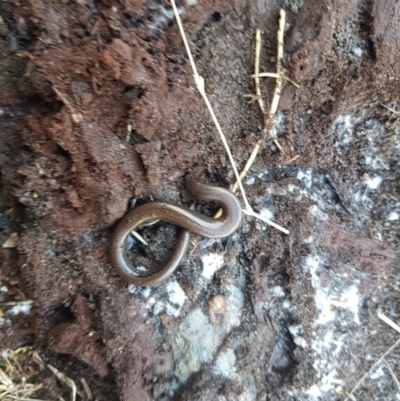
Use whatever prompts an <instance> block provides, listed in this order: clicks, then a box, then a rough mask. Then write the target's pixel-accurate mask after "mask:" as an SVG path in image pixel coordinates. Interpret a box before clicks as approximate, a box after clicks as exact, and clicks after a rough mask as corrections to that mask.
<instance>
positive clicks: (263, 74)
mask: <svg viewBox="0 0 400 401" xmlns="http://www.w3.org/2000/svg"><path fill="white" fill-rule="evenodd" d="M250 76H251V78H256V77H259V78H278V74H277V73H276V72H260V73H259V74H258V75H257V74H252V75H250ZM282 78H283V79H286V81H288V82H290V83H291V84H292V85H293V86H295V87H296V88H297V89H299V88H300V85H299V84H298V83H297V82H295V81H293V80H292V79H290V78H289V77H287V76H286V75H282Z"/></svg>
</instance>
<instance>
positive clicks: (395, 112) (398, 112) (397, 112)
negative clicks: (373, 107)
mask: <svg viewBox="0 0 400 401" xmlns="http://www.w3.org/2000/svg"><path fill="white" fill-rule="evenodd" d="M381 106H382V107H384V108H385V109H386V110H389V111H391V112H392V113H394V114H400V111H396V110H393V109H392V108H390V107H388V106H385V105H384V104H381Z"/></svg>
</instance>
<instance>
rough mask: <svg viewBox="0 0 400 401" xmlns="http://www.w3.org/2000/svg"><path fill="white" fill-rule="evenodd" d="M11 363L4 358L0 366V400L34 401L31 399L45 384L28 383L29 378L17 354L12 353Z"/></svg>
mask: <svg viewBox="0 0 400 401" xmlns="http://www.w3.org/2000/svg"><path fill="white" fill-rule="evenodd" d="M10 355H11V361H9V360H8V359H7V358H6V357H4V356H2V357H1V359H2V361H3V362H2V363H1V364H0V400H4V401H6V400H19V401H23V400H32V401H40V400H36V399H35V400H33V399H31V398H27V397H30V396H31V395H32V394H34V393H35V392H36V391H38V390H40V389H41V388H43V384H41V383H40V384H32V383H27V382H26V380H27V377H28V375H26V374H25V373H24V371H23V370H22V368H21V365H20V364H19V362H18V361H17V358H16V355H15V353H13V352H12V351H10Z"/></svg>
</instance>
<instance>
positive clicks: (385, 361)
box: [382, 358, 400, 392]
mask: <svg viewBox="0 0 400 401" xmlns="http://www.w3.org/2000/svg"><path fill="white" fill-rule="evenodd" d="M382 360H383V363H384V364H385V365H386V367H387V370H388V371H389V373H390V376H392V379H393V381H394V382H395V383H396V385H397V388H398V389H399V392H400V383H399V381H398V380H397V377H396V375H395V374H394V372H393V369H392V368H391V367H390V365H389V362H388V361H387V360H386V359H385V358H383V359H382Z"/></svg>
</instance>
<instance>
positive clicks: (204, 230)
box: [110, 180, 242, 287]
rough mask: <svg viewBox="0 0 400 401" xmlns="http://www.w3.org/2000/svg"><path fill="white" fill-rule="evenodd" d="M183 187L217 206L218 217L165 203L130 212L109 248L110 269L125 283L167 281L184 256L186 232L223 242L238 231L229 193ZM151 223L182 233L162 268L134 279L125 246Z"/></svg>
mask: <svg viewBox="0 0 400 401" xmlns="http://www.w3.org/2000/svg"><path fill="white" fill-rule="evenodd" d="M185 187H186V189H187V190H188V191H189V192H191V193H192V194H193V195H194V197H195V198H196V199H201V200H214V201H218V202H220V203H221V207H222V209H223V214H222V217H220V218H218V219H213V218H211V217H207V216H204V215H202V214H201V213H198V212H196V211H194V210H191V209H189V208H187V207H184V206H178V205H174V204H172V203H165V202H152V203H147V204H145V205H142V206H139V207H137V208H135V209H133V210H132V211H130V212H129V213H128V214H127V215H126V216H124V217H123V218H122V220H121V221H120V222H119V223H118V225H117V227H116V229H115V231H114V233H113V235H112V238H111V246H110V257H111V264H112V266H113V267H114V269H116V270H117V272H118V273H119V274H120V275H121V276H122V277H123V278H124V279H125V280H126V281H128V282H129V283H132V284H135V285H138V286H143V287H145V286H152V285H157V284H159V283H161V282H162V281H164V280H165V279H167V278H168V277H169V276H170V275H171V274H172V273H173V272H174V271H175V269H176V268H177V267H178V265H179V263H180V261H181V260H182V258H183V256H184V255H185V253H186V250H187V248H188V245H189V239H190V234H189V231H190V232H192V233H194V234H198V235H201V236H203V237H207V238H223V237H227V236H229V235H231V234H233V233H234V232H235V231H236V230H237V229H238V228H239V226H240V223H241V221H242V210H241V206H240V202H239V200H238V198H237V197H236V196H235V195H234V194H233V193H232V192H230V191H228V190H227V189H225V188H221V187H216V186H212V185H206V184H202V183H200V182H198V181H195V180H186V182H185ZM154 220H162V221H166V222H169V223H173V224H176V225H177V226H179V227H181V228H182V229H183V230H180V232H179V234H178V238H177V242H176V246H175V249H174V252H173V254H172V256H171V258H170V259H169V261H168V262H167V263H166V264H165V265H164V267H163V268H162V269H160V270H159V271H157V272H156V273H154V274H151V275H149V276H138V275H137V274H136V273H135V270H134V268H133V266H132V265H131V263H129V262H128V261H127V259H126V257H125V242H126V239H127V237H128V235H129V234H130V232H131V231H132V230H135V229H136V228H138V226H140V225H141V224H143V223H146V222H149V221H154Z"/></svg>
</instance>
